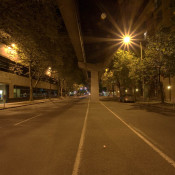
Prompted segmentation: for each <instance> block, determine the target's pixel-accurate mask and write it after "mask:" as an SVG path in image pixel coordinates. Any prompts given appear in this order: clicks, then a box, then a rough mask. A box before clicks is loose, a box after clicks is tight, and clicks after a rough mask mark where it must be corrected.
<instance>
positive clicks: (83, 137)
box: [72, 98, 90, 175]
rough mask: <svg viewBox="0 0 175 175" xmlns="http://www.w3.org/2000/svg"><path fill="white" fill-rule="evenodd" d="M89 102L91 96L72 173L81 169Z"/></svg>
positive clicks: (76, 173)
mask: <svg viewBox="0 0 175 175" xmlns="http://www.w3.org/2000/svg"><path fill="white" fill-rule="evenodd" d="M89 102H90V98H89V101H88V106H87V110H86V116H85V119H84V124H83V129H82V132H81V137H80V143H79V146H78V151H77V155H76V158H75V163H74V167H73V171H72V175H78V171H79V168H80V162H81V155H82V152H83V145H84V140H85V133H86V126H87V117H88V113H89Z"/></svg>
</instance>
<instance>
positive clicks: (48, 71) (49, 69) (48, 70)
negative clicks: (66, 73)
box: [46, 67, 52, 77]
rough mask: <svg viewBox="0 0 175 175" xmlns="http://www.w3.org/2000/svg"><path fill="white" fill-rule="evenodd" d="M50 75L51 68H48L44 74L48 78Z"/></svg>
mask: <svg viewBox="0 0 175 175" xmlns="http://www.w3.org/2000/svg"><path fill="white" fill-rule="evenodd" d="M51 73H52V68H51V67H48V69H47V71H46V74H47V75H48V76H49V77H50V76H51Z"/></svg>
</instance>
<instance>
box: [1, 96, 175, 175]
mask: <svg viewBox="0 0 175 175" xmlns="http://www.w3.org/2000/svg"><path fill="white" fill-rule="evenodd" d="M0 133H1V134H0V175H175V114H174V113H173V112H167V111H166V112H165V111H160V110H159V111H155V110H153V109H148V108H144V107H139V106H138V105H136V104H125V103H118V102H113V101H101V102H99V103H91V102H89V99H71V100H65V101H62V102H56V101H54V102H47V103H41V104H36V105H30V106H25V107H18V108H13V109H6V110H1V111H0Z"/></svg>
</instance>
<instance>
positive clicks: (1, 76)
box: [0, 71, 57, 98]
mask: <svg viewBox="0 0 175 175" xmlns="http://www.w3.org/2000/svg"><path fill="white" fill-rule="evenodd" d="M0 83H4V84H8V85H9V97H10V98H13V94H14V92H13V88H14V85H16V86H25V87H29V86H30V81H29V78H27V77H22V76H19V75H16V74H12V73H8V72H3V71H0ZM33 83H35V80H33ZM36 88H43V89H50V83H48V82H43V81H40V82H39V83H38V85H37V87H36ZM51 89H52V90H57V86H56V85H53V84H52V85H51Z"/></svg>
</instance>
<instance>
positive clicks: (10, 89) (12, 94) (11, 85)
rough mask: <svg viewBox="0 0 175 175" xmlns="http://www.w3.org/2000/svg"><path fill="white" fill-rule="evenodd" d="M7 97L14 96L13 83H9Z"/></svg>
mask: <svg viewBox="0 0 175 175" xmlns="http://www.w3.org/2000/svg"><path fill="white" fill-rule="evenodd" d="M9 98H14V85H13V84H9Z"/></svg>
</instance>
